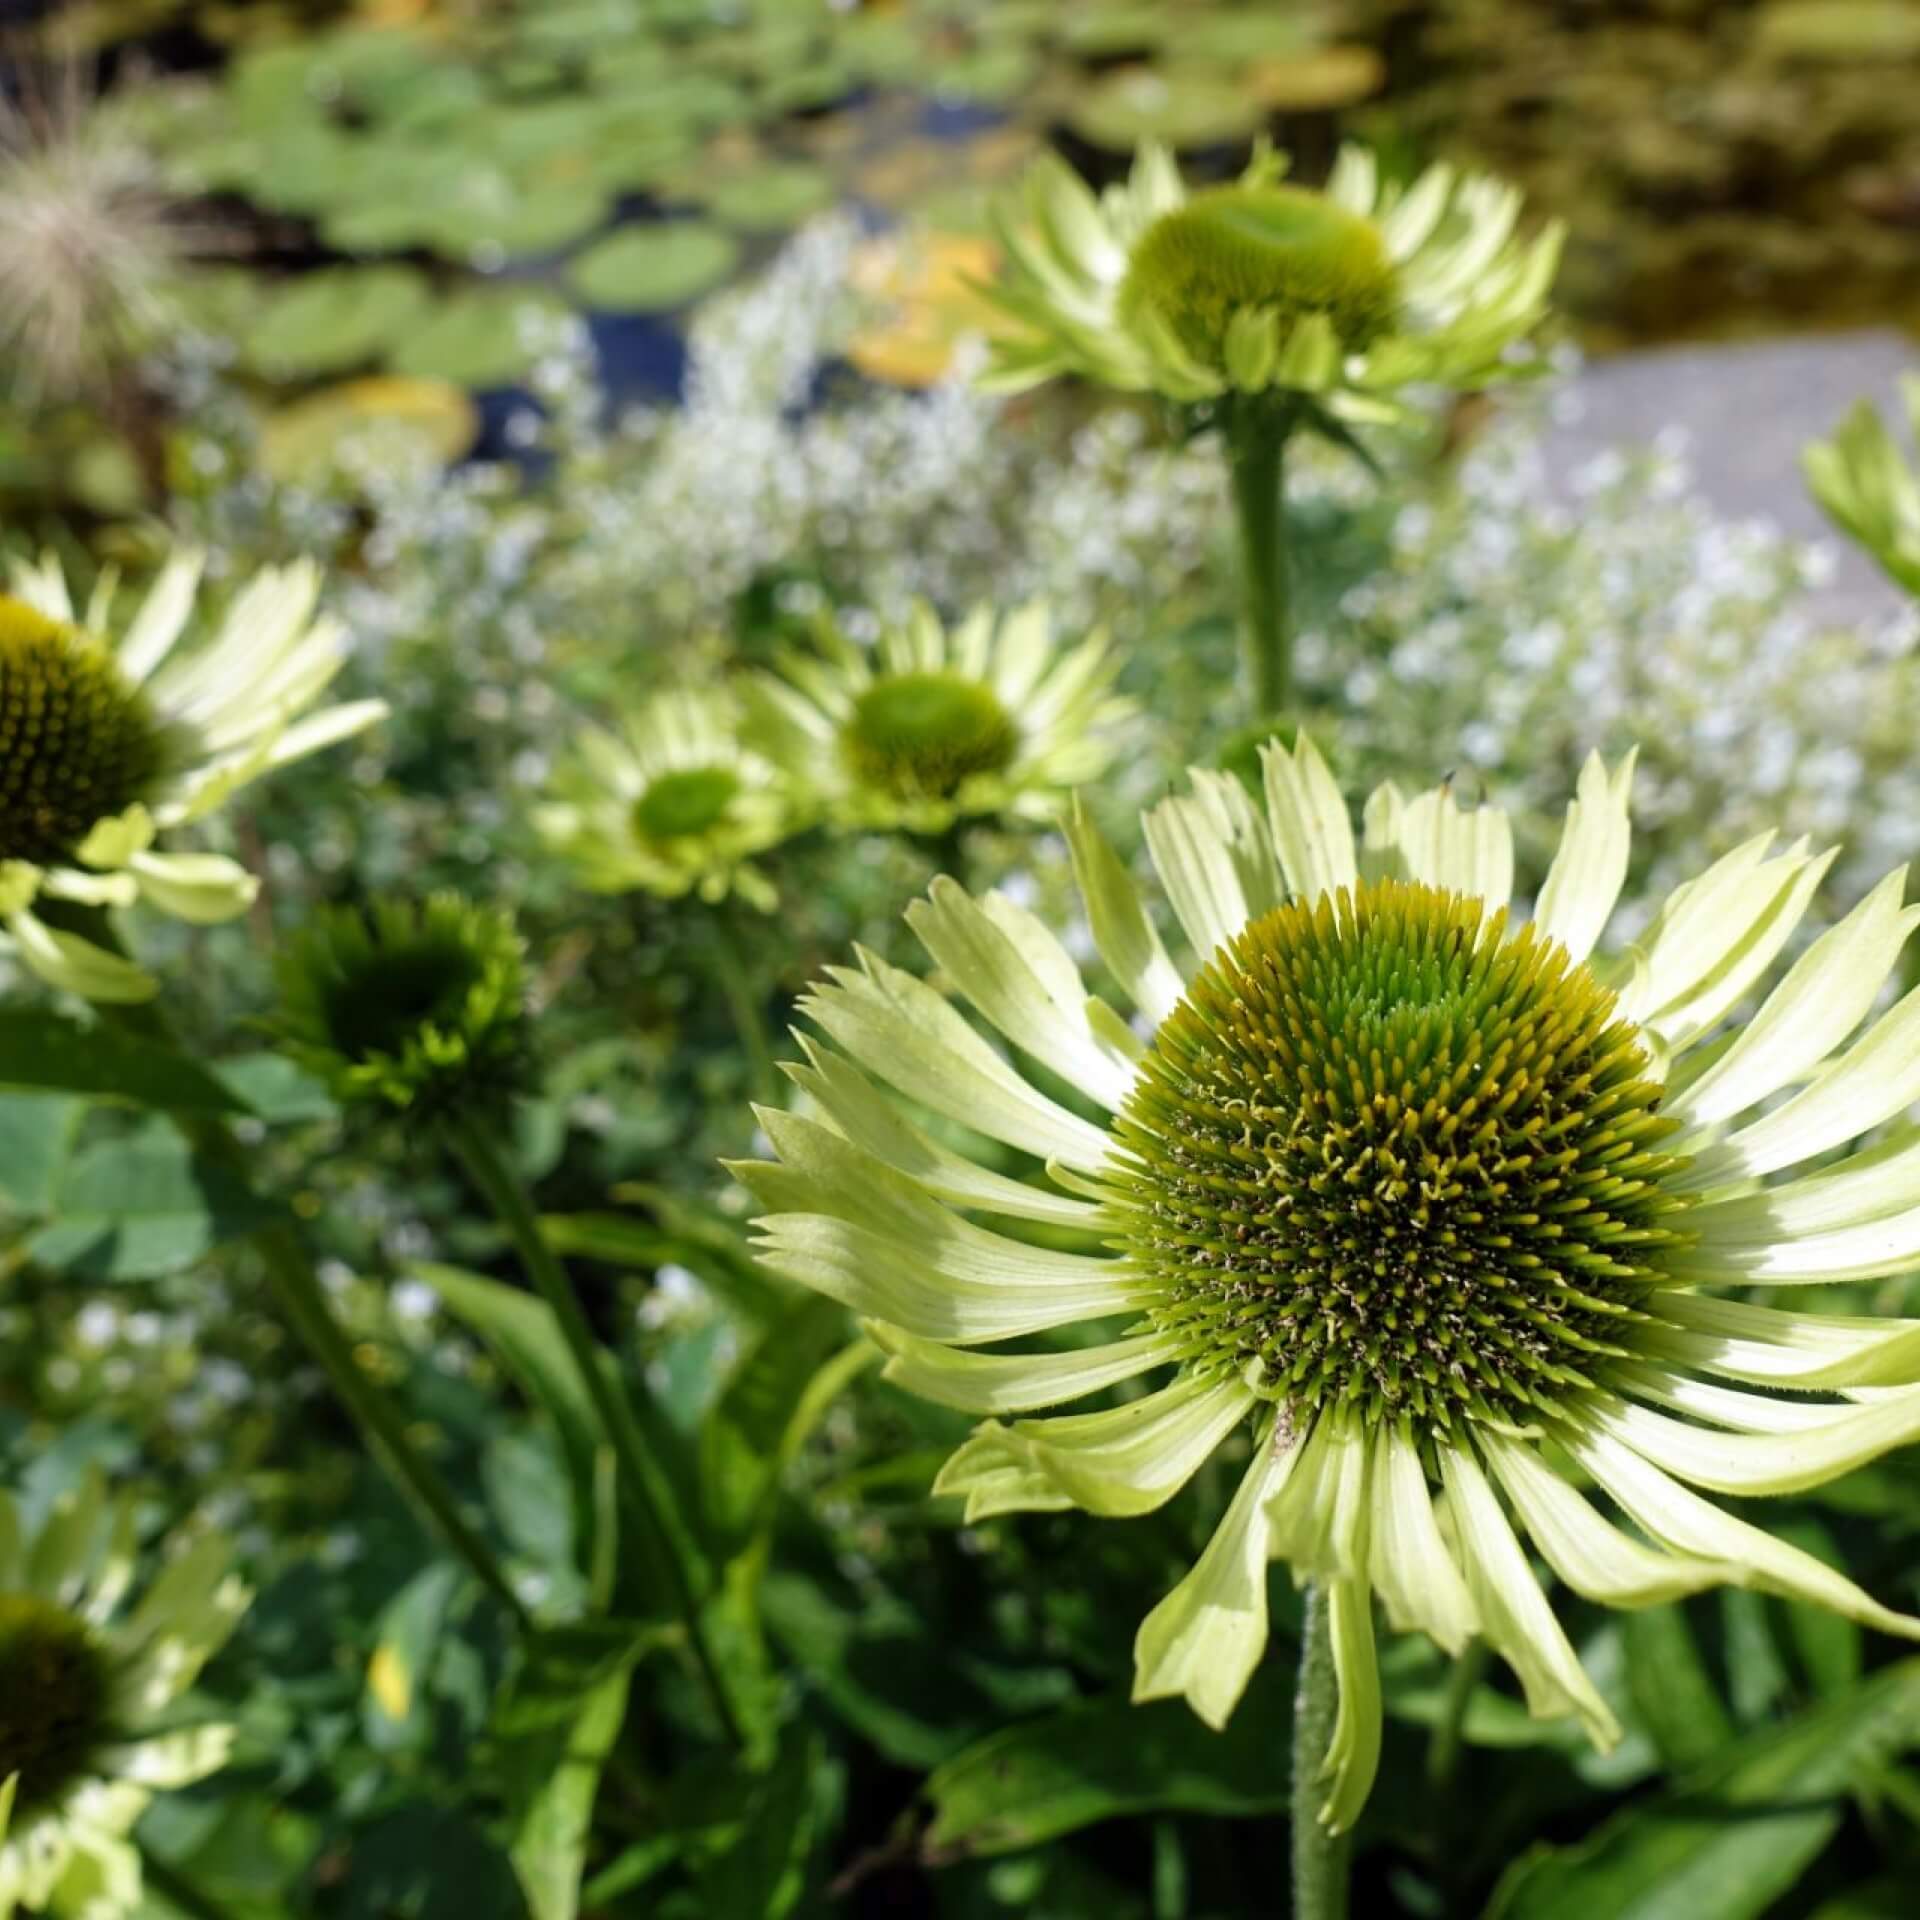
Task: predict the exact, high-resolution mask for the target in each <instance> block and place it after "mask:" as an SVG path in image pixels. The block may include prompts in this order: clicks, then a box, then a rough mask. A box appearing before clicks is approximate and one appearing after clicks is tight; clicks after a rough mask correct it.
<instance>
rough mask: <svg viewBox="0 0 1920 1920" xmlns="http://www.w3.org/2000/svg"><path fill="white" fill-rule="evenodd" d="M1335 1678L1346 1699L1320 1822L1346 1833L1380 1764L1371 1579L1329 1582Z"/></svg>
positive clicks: (1325, 1775) (1337, 1720) (1324, 1774)
mask: <svg viewBox="0 0 1920 1920" xmlns="http://www.w3.org/2000/svg"><path fill="white" fill-rule="evenodd" d="M1327 1607H1328V1627H1329V1638H1330V1639H1331V1640H1332V1643H1333V1672H1334V1684H1335V1685H1336V1686H1337V1687H1338V1689H1339V1696H1340V1704H1339V1708H1338V1710H1337V1711H1336V1713H1335V1715H1334V1722H1333V1737H1332V1739H1330V1740H1329V1741H1328V1742H1327V1757H1326V1761H1325V1763H1324V1765H1323V1766H1322V1767H1321V1769H1320V1777H1321V1778H1322V1779H1323V1780H1325V1781H1327V1782H1328V1783H1329V1784H1328V1788H1327V1797H1326V1799H1325V1800H1323V1801H1322V1802H1321V1803H1320V1824H1321V1825H1322V1826H1324V1827H1325V1828H1327V1829H1328V1831H1329V1832H1332V1833H1344V1832H1346V1830H1347V1829H1348V1828H1349V1827H1350V1826H1352V1825H1353V1823H1354V1822H1355V1821H1356V1820H1357V1819H1359V1817H1360V1809H1361V1808H1362V1807H1364V1806H1365V1805H1366V1804H1367V1795H1368V1794H1370V1793H1371V1792H1372V1791H1373V1781H1374V1776H1375V1774H1377V1773H1378V1772H1379V1770H1380V1731H1381V1706H1380V1664H1379V1662H1378V1660H1377V1659H1376V1658H1375V1657H1374V1651H1373V1596H1372V1595H1371V1594H1370V1593H1369V1592H1368V1590H1367V1583H1366V1581H1365V1580H1362V1579H1358V1578H1348V1579H1344V1580H1335V1581H1333V1582H1331V1583H1330V1584H1329V1586H1328V1588H1327Z"/></svg>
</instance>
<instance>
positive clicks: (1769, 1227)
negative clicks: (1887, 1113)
mask: <svg viewBox="0 0 1920 1920" xmlns="http://www.w3.org/2000/svg"><path fill="white" fill-rule="evenodd" d="M1916 1195H1920V1131H1916V1130H1915V1129H1912V1128H1902V1129H1901V1130H1900V1131H1899V1132H1898V1133H1896V1134H1894V1135H1892V1136H1891V1137H1890V1138H1888V1139H1885V1140H1882V1141H1879V1142H1877V1143H1876V1144H1875V1145H1873V1146H1871V1147H1869V1148H1867V1149H1866V1151H1864V1152H1862V1153H1857V1154H1854V1155H1852V1156H1851V1157H1850V1158H1848V1159H1846V1160H1843V1161H1841V1162H1840V1163H1839V1164H1838V1165H1836V1166H1833V1167H1831V1168H1828V1169H1826V1170H1824V1171H1822V1172H1819V1173H1812V1174H1808V1175H1807V1176H1806V1177H1805V1178H1804V1179H1800V1180H1789V1181H1785V1182H1783V1183H1782V1184H1781V1185H1779V1186H1774V1187H1761V1188H1758V1189H1756V1190H1754V1191H1751V1192H1744V1193H1730V1194H1728V1195H1726V1197H1724V1198H1715V1197H1713V1196H1709V1197H1708V1198H1707V1199H1705V1200H1703V1201H1702V1202H1701V1203H1700V1204H1699V1205H1698V1206H1696V1207H1695V1208H1694V1209H1693V1210H1692V1211H1691V1212H1690V1213H1689V1214H1688V1216H1687V1224H1688V1227H1689V1228H1690V1229H1691V1230H1692V1231H1693V1232H1694V1233H1695V1234H1697V1235H1698V1236H1699V1242H1700V1245H1701V1247H1702V1248H1705V1249H1710V1250H1712V1252H1717V1251H1718V1250H1719V1249H1721V1248H1727V1247H1746V1246H1751V1245H1755V1244H1758V1243H1764V1242H1770V1241H1775V1240H1789V1239H1791V1240H1801V1239H1806V1238H1808V1237H1810V1236H1812V1235H1814V1234H1825V1233H1835V1232H1838V1231H1839V1230H1840V1229H1841V1228H1843V1227H1862V1226H1866V1225H1867V1224H1868V1223H1869V1222H1871V1221H1875V1220H1887V1219H1890V1218H1892V1217H1894V1216H1896V1215H1898V1214H1901V1213H1904V1212H1905V1211H1907V1210H1908V1209H1909V1208H1910V1207H1911V1206H1912V1205H1913V1203H1914V1199H1915V1196H1916ZM1712 1252H1709V1253H1708V1254H1706V1255H1704V1256H1703V1257H1707V1258H1711V1257H1712Z"/></svg>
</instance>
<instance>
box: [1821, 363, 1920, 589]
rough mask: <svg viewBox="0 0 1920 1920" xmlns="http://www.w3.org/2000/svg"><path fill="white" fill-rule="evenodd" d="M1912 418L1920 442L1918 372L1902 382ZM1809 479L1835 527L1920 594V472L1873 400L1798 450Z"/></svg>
mask: <svg viewBox="0 0 1920 1920" xmlns="http://www.w3.org/2000/svg"><path fill="white" fill-rule="evenodd" d="M1900 385H1901V393H1902V396H1903V397H1904V399H1905V401H1906V412H1907V422H1908V427H1909V430H1910V431H1911V433H1912V435H1913V437H1914V439H1915V440H1916V441H1920V376H1916V375H1913V374H1909V375H1907V376H1906V378H1905V379H1904V380H1902V381H1901V383H1900ZM1801 462H1802V465H1803V466H1804V467H1805V469H1806V475H1807V484H1808V486H1809V487H1811V488H1812V490H1813V496H1814V498H1815V499H1816V500H1818V501H1819V502H1820V504H1821V506H1822V507H1823V508H1825V510H1826V512H1827V516H1828V518H1829V519H1831V520H1832V521H1833V523H1834V525H1835V526H1837V527H1838V528H1839V529H1840V530H1841V532H1843V533H1844V534H1846V535H1847V536H1848V537H1849V538H1851V539H1853V540H1856V541H1858V542H1859V543H1860V545H1861V546H1862V547H1864V548H1865V549H1866V550H1867V552H1868V553H1870V554H1871V555H1872V556H1873V558H1874V559H1875V560H1876V561H1877V562H1878V563H1879V564H1880V566H1881V567H1882V568H1883V569H1884V570H1885V572H1886V574H1887V577H1888V578H1889V579H1891V580H1893V581H1894V582H1896V583H1897V584H1898V585H1900V586H1902V587H1904V588H1905V589H1906V590H1907V592H1909V593H1915V594H1920V471H1916V469H1915V468H1914V466H1913V464H1912V462H1911V460H1910V459H1909V457H1908V456H1907V455H1906V454H1904V453H1903V452H1902V451H1901V449H1900V445H1899V443H1898V442H1897V441H1896V440H1895V439H1894V437H1893V434H1892V432H1891V431H1890V430H1889V429H1888V427H1887V424H1886V422H1885V421H1883V420H1882V419H1881V418H1880V416H1879V414H1878V413H1876V412H1875V411H1874V409H1873V406H1872V404H1871V403H1870V402H1869V401H1865V400H1862V401H1861V402H1860V403H1859V405H1858V406H1856V407H1855V408H1854V409H1853V411H1852V412H1851V413H1849V414H1848V415H1847V417H1846V418H1845V419H1844V420H1843V421H1841V423H1840V424H1839V426H1838V427H1836V428H1835V429H1834V432H1833V437H1832V438H1831V439H1830V440H1817V441H1815V442H1814V443H1813V445H1812V446H1810V447H1808V448H1807V450H1806V452H1805V453H1804V454H1803V455H1802V456H1801Z"/></svg>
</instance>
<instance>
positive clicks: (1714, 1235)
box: [1666, 1196, 1920, 1287]
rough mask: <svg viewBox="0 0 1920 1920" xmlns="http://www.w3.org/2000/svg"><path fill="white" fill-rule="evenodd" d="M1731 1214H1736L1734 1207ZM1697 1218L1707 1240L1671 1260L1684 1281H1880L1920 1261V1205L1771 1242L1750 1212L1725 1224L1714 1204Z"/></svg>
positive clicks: (1776, 1283)
mask: <svg viewBox="0 0 1920 1920" xmlns="http://www.w3.org/2000/svg"><path fill="white" fill-rule="evenodd" d="M1760 1197H1761V1198H1762V1199H1763V1200H1764V1198H1765V1196H1760ZM1784 1210H1785V1209H1784V1208H1783V1211H1784ZM1726 1211H1727V1212H1728V1213H1729V1214H1730V1215H1732V1213H1733V1210H1732V1208H1731V1207H1729V1208H1728V1209H1726ZM1690 1218H1692V1219H1696V1220H1697V1221H1698V1223H1699V1224H1698V1226H1697V1228H1696V1229H1695V1231H1696V1232H1697V1233H1698V1235H1699V1240H1698V1243H1697V1244H1696V1245H1694V1246H1691V1247H1689V1248H1687V1249H1686V1250H1685V1251H1684V1252H1681V1253H1677V1254H1675V1255H1673V1256H1672V1257H1671V1258H1670V1259H1669V1260H1668V1262H1667V1263H1666V1264H1667V1270H1668V1272H1670V1273H1671V1274H1672V1275H1673V1276H1674V1277H1675V1278H1676V1279H1688V1280H1704V1281H1708V1282H1711V1283H1717V1284H1720V1285H1724V1286H1775V1287H1807V1286H1820V1285H1824V1284H1826V1283H1827V1282H1829V1281H1838V1280H1877V1279H1880V1278H1881V1277H1882V1276H1884V1275H1886V1274H1890V1273H1902V1272H1904V1271H1905V1270H1906V1269H1907V1268H1908V1267H1910V1266H1913V1265H1914V1264H1915V1263H1916V1262H1920V1205H1913V1206H1909V1207H1907V1208H1905V1209H1904V1210H1903V1211H1901V1212H1899V1213H1891V1214H1886V1215H1883V1216H1881V1217H1879V1218H1877V1219H1869V1220H1867V1221H1865V1222H1863V1223H1862V1224H1860V1225H1858V1226H1851V1227H1842V1228H1839V1229H1837V1230H1836V1231H1834V1232H1831V1233H1812V1234H1807V1235H1804V1236H1802V1237H1801V1238H1798V1239H1768V1238H1767V1237H1766V1231H1765V1227H1764V1225H1762V1224H1757V1223H1756V1216H1755V1215H1754V1214H1752V1213H1748V1212H1744V1211H1743V1212H1742V1213H1740V1214H1738V1215H1733V1217H1732V1222H1731V1224H1729V1225H1728V1226H1727V1227H1725V1228H1720V1227H1717V1226H1716V1225H1714V1224H1713V1210H1709V1209H1707V1208H1701V1209H1699V1210H1698V1211H1697V1213H1695V1214H1694V1215H1691V1216H1690Z"/></svg>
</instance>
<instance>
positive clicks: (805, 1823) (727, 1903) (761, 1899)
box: [700, 1727, 820, 1920]
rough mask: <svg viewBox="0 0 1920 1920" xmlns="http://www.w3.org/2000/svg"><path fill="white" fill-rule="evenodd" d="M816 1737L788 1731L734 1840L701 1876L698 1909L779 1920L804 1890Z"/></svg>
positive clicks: (740, 1919) (736, 1918)
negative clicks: (778, 1754)
mask: <svg viewBox="0 0 1920 1920" xmlns="http://www.w3.org/2000/svg"><path fill="white" fill-rule="evenodd" d="M819 1764H820V1753H819V1743H818V1741H817V1740H816V1739H815V1738H814V1737H813V1736H812V1735H811V1734H810V1733H808V1732H807V1731H806V1729H805V1728H802V1727H793V1728H790V1729H789V1730H788V1733H787V1737H786V1740H785V1741H784V1743H783V1744H782V1747H781V1753H780V1758H779V1760H778V1761H777V1762H776V1763H775V1765H774V1767H773V1770H772V1771H771V1772H770V1773H769V1774H767V1775H766V1777H765V1779H764V1780H763V1782H762V1783H761V1786H760V1791H759V1792H758V1793H757V1794H756V1795H755V1796H754V1799H753V1801H752V1804H751V1806H750V1808H749V1811H748V1816H747V1820H746V1825H745V1830H744V1831H743V1833H742V1834H741V1837H740V1839H739V1840H738V1841H737V1842H736V1843H735V1844H734V1845H733V1846H731V1847H729V1848H727V1849H726V1851H725V1852H724V1853H722V1854H720V1855H719V1856H718V1857H717V1858H716V1859H715V1860H714V1862H713V1864H712V1866H711V1867H709V1869H708V1870H707V1872H706V1874H705V1875H704V1876H703V1877H702V1880H701V1885H700V1896H701V1899H700V1911H701V1912H702V1913H710V1914H714V1915H719V1914H725V1915H726V1916H727V1920H785V1916H786V1915H787V1914H790V1913H791V1912H792V1911H793V1910H794V1908H795V1907H796V1906H798V1905H799V1903H800V1899H801V1896H802V1895H803V1894H804V1893H805V1892H806V1890H807V1858H808V1855H809V1853H810V1852H811V1850H812V1845H813V1826H814V1820H813V1813H814V1801H813V1792H812V1786H813V1777H814V1774H815V1772H816V1770H817V1769H818V1767H819Z"/></svg>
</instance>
